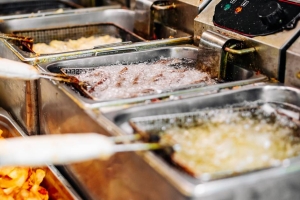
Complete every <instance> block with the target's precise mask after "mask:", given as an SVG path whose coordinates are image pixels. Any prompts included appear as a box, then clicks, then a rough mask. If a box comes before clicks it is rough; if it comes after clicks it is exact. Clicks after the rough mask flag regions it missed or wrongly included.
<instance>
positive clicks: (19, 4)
mask: <svg viewBox="0 0 300 200" xmlns="http://www.w3.org/2000/svg"><path fill="white" fill-rule="evenodd" d="M79 8H83V7H82V6H80V5H78V4H76V3H74V2H72V1H68V0H54V1H46V0H12V1H0V19H2V20H6V19H13V18H21V17H32V16H34V15H35V13H38V14H41V13H42V14H43V13H44V14H57V11H58V10H59V9H60V11H63V10H72V9H79Z"/></svg>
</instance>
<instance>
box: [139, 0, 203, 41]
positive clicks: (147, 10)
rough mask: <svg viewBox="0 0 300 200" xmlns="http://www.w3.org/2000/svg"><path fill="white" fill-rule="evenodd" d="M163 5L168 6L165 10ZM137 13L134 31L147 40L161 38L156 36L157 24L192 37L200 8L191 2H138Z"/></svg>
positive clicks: (140, 0) (145, 0)
mask: <svg viewBox="0 0 300 200" xmlns="http://www.w3.org/2000/svg"><path fill="white" fill-rule="evenodd" d="M161 3H164V4H166V5H165V6H164V7H163V8H164V10H163V9H162V6H161V5H160V4H161ZM156 8H157V9H156ZM166 8H168V9H166ZM135 12H136V18H135V23H134V31H135V32H136V33H137V34H139V35H141V36H142V37H144V38H146V39H156V38H160V37H159V36H160V35H155V34H154V33H155V29H156V25H157V24H160V25H162V26H168V27H172V28H174V29H176V30H180V31H183V32H185V33H188V34H191V35H192V34H193V32H194V25H193V20H194V18H195V17H196V16H197V14H198V7H197V5H195V2H193V3H192V2H189V1H166V2H159V1H153V0H137V1H136V5H135ZM169 36H173V37H174V36H176V35H169ZM169 36H168V37H169Z"/></svg>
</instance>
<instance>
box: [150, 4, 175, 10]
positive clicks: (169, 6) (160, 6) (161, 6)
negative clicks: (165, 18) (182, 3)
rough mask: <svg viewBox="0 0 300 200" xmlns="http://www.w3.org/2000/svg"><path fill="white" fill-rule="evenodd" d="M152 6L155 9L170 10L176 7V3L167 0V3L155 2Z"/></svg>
mask: <svg viewBox="0 0 300 200" xmlns="http://www.w3.org/2000/svg"><path fill="white" fill-rule="evenodd" d="M152 8H153V9H154V10H168V9H172V8H176V5H175V4H174V3H169V2H166V3H161V2H159V3H157V4H156V3H154V4H153V5H152Z"/></svg>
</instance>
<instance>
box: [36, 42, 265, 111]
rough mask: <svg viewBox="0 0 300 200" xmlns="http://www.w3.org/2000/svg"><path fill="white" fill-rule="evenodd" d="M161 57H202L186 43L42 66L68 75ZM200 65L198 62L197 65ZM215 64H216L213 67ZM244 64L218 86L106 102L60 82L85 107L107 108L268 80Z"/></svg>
mask: <svg viewBox="0 0 300 200" xmlns="http://www.w3.org/2000/svg"><path fill="white" fill-rule="evenodd" d="M161 57H164V58H189V59H193V60H197V59H202V57H201V51H199V50H198V48H196V47H194V46H192V45H183V46H173V47H161V48H156V49H152V50H145V51H140V52H132V53H124V54H116V55H107V56H100V57H92V58H84V59H74V60H68V61H61V62H55V63H51V64H42V65H40V66H41V67H42V68H43V69H44V70H46V71H49V72H54V73H60V72H61V71H64V72H65V73H66V74H68V75H74V74H78V73H80V72H81V71H84V70H91V69H95V68H98V66H109V65H113V64H116V63H122V64H130V63H140V62H145V61H149V60H159V59H160V58H161ZM194 67H195V68H197V64H196V65H195V66H194ZM214 67H215V66H214ZM243 67H244V66H232V67H228V72H227V75H226V77H224V80H225V83H219V84H217V85H211V86H203V84H194V85H188V86H185V87H179V88H177V89H176V88H173V89H169V90H165V91H162V92H161V93H159V94H150V95H145V96H141V97H135V98H127V99H111V100H107V101H100V100H97V98H95V97H93V96H92V95H91V94H89V93H88V92H87V91H86V90H85V89H84V88H77V89H75V91H74V90H73V89H72V87H69V86H67V85H61V88H62V89H63V90H64V91H65V92H66V93H68V94H69V95H71V96H73V98H76V99H78V100H77V102H80V104H82V106H84V105H86V106H87V107H105V106H116V105H122V104H132V103H143V102H147V100H148V101H149V100H151V99H161V98H169V97H170V96H172V97H173V98H174V97H175V96H177V97H179V98H182V96H184V95H185V94H189V93H197V92H209V91H218V90H219V89H222V88H228V87H234V86H238V85H245V84H251V83H255V82H261V81H266V80H267V78H266V77H265V76H264V75H261V74H256V72H255V71H251V70H248V69H247V68H243ZM77 91H80V92H82V93H83V94H85V96H86V95H87V96H88V97H89V98H85V97H83V96H82V95H80V94H78V92H77Z"/></svg>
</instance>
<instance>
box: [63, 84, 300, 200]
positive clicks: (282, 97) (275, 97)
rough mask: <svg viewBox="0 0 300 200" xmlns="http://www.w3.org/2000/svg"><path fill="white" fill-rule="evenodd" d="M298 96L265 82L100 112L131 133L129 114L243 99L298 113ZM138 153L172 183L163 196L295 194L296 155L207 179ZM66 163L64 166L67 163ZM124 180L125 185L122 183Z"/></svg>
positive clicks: (176, 110) (264, 196)
mask: <svg viewBox="0 0 300 200" xmlns="http://www.w3.org/2000/svg"><path fill="white" fill-rule="evenodd" d="M299 98H300V91H299V90H298V89H294V88H290V87H284V86H277V85H266V86H257V87H245V88H242V89H238V90H231V91H225V92H221V93H218V94H212V95H207V96H202V97H193V98H188V99H183V100H178V101H172V102H163V103H158V104H152V105H146V106H137V107H133V108H129V109H125V110H122V111H115V112H111V113H106V114H104V115H105V117H106V118H108V119H109V120H111V121H112V122H113V123H114V124H115V125H116V126H117V127H115V128H113V131H112V132H115V133H119V134H132V133H133V129H132V128H131V126H130V125H129V123H128V122H129V120H130V119H132V118H137V117H145V116H153V117H152V118H153V119H154V118H155V116H157V115H166V114H169V115H170V114H175V113H184V112H192V111H196V110H199V109H207V108H211V109H212V108H219V107H224V106H229V105H233V104H243V103H245V101H246V102H253V101H260V102H271V103H276V104H279V105H282V106H290V108H292V110H293V112H295V113H297V114H298V115H299V107H300V104H299V102H300V101H299ZM102 118H103V116H101V115H99V118H98V121H99V122H100V121H101V119H102ZM141 157H142V158H143V160H144V161H146V162H147V163H148V164H149V166H151V167H152V168H153V169H155V170H156V172H158V173H159V174H160V175H161V176H162V177H164V178H166V180H167V181H168V183H169V184H170V185H172V186H173V190H174V191H172V190H168V191H164V195H169V196H168V197H166V196H164V198H166V199H170V198H172V199H203V198H205V199H245V200H246V199H253V196H255V199H297V198H299V193H298V189H299V187H300V182H299V174H300V172H299V167H298V166H299V157H297V158H294V159H290V160H289V161H288V162H285V164H284V165H282V166H279V167H274V168H269V169H265V170H261V171H256V172H253V173H247V174H242V175H240V176H236V177H231V178H226V179H219V180H215V181H209V182H205V181H204V182H203V180H199V179H195V178H191V177H190V176H189V175H187V174H185V173H182V172H181V171H179V170H178V169H176V168H174V167H172V166H170V164H168V163H167V162H165V161H164V160H163V159H162V158H161V157H158V156H156V155H155V154H154V153H152V152H147V153H144V154H142V155H141ZM66 167H67V168H68V166H66ZM120 173H122V172H120ZM145 173H146V172H145ZM80 175H81V174H80ZM80 175H79V174H78V173H77V172H75V171H73V173H70V176H71V178H73V179H76V180H77V181H78V182H79V183H80V184H82V183H83V182H81V181H80V180H82V181H83V180H84V178H83V177H80ZM116 176H118V175H116ZM120 176H121V175H120ZM151 183H152V184H151ZM124 184H125V185H126V183H124ZM141 184H142V183H141ZM150 184H151V185H150ZM160 184H162V185H160ZM163 184H164V183H157V182H155V183H153V182H149V183H148V188H151V190H153V191H156V189H158V188H159V187H161V186H163ZM137 185H139V184H137ZM91 189H92V188H91ZM175 191H176V193H177V192H180V193H181V194H182V195H181V196H177V197H176V198H174V197H172V193H174V192H175Z"/></svg>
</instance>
